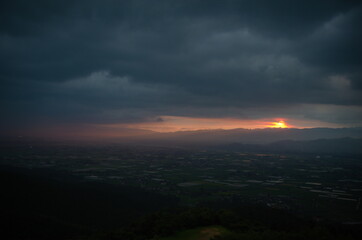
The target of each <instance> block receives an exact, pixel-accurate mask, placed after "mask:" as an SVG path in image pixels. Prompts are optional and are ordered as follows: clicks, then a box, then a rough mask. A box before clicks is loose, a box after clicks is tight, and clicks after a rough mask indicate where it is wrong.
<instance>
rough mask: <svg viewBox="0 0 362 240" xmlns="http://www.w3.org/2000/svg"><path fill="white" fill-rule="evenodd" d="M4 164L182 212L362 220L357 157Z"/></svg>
mask: <svg viewBox="0 0 362 240" xmlns="http://www.w3.org/2000/svg"><path fill="white" fill-rule="evenodd" d="M0 163H1V165H5V166H15V167H22V168H26V169H53V170H56V171H57V172H59V173H61V175H57V176H56V177H58V178H59V176H60V177H61V176H65V177H66V176H72V177H75V178H77V179H78V180H79V181H82V182H84V181H85V182H102V183H109V184H112V185H122V186H132V187H138V188H142V189H145V190H147V191H153V192H157V193H161V194H163V195H169V196H174V197H176V198H178V199H179V202H180V204H181V205H184V206H196V205H198V204H202V203H210V204H220V203H222V204H242V203H250V202H252V203H257V204H260V205H263V206H267V207H270V208H276V209H282V210H286V211H290V212H292V213H295V214H297V215H300V216H307V217H313V218H315V219H318V220H319V221H324V220H325V221H334V222H339V223H345V224H349V223H358V222H361V221H362V217H361V216H362V214H361V206H360V205H361V197H362V175H361V174H360V173H361V170H362V161H361V159H360V157H359V156H342V155H318V154H276V153H256V152H239V151H222V150H218V151H216V150H215V151H210V150H187V149H177V148H160V147H124V146H98V147H95V146H91V147H90V146H79V147H74V146H73V147H70V146H65V145H57V146H31V145H27V146H21V147H20V146H17V147H13V148H7V150H6V151H5V152H4V153H3V154H2V155H1V158H0ZM331 209H333V211H330V210H331Z"/></svg>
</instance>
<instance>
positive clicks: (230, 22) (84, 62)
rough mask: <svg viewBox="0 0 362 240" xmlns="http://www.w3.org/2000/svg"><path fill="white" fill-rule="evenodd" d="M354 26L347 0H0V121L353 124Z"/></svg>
mask: <svg viewBox="0 0 362 240" xmlns="http://www.w3.org/2000/svg"><path fill="white" fill-rule="evenodd" d="M361 26H362V4H361V1H353V0H349V1H345V0H343V1H335V0H314V1H308V0H304V1H291V0H285V1H282V0H274V1H269V0H260V1H257V0H250V1H249V0H239V1H235V0H223V1H219V0H203V1H202V0H192V1H191V0H184V1H177V0H174V1H170V0H164V1H161V0H160V1H158V0H154V1H148V0H133V1H127V0H124V1H117V0H102V1H95V0H73V1H67V0H63V1H48V0H38V1H27V0H12V1H1V3H0V52H1V54H0V63H1V64H0V83H1V85H0V86H1V87H0V104H1V118H0V132H1V133H0V134H2V135H29V136H31V135H34V136H35V135H52V134H60V133H64V132H70V131H71V132H72V133H73V134H74V135H77V134H83V133H84V132H90V131H94V132H96V133H97V134H96V135H99V136H101V135H107V134H109V132H113V133H112V134H113V135H117V134H119V135H122V133H124V132H127V131H130V129H144V130H151V131H159V132H168V131H170V132H172V131H182V130H198V129H214V128H217V129H232V128H264V127H295V128H305V127H358V126H362V94H361V93H362V44H361V42H362V31H361ZM113 135H112V136H113Z"/></svg>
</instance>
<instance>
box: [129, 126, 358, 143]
mask: <svg viewBox="0 0 362 240" xmlns="http://www.w3.org/2000/svg"><path fill="white" fill-rule="evenodd" d="M335 138H362V128H309V129H296V128H284V129H282V128H266V129H232V130H200V131H181V132H172V133H153V134H148V135H142V136H135V137H132V138H127V141H132V142H138V143H144V144H159V145H180V146H190V145H215V144H228V143H243V144H268V143H273V142H277V141H284V140H294V141H310V140H316V139H335ZM124 140H125V139H123V141H124Z"/></svg>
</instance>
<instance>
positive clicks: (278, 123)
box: [268, 120, 290, 128]
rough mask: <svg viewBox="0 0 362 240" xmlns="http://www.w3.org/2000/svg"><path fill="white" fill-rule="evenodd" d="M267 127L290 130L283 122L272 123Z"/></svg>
mask: <svg viewBox="0 0 362 240" xmlns="http://www.w3.org/2000/svg"><path fill="white" fill-rule="evenodd" d="M268 127H271V128H290V126H288V125H287V124H286V123H285V121H284V120H279V121H277V122H272V123H271V125H269V126H268Z"/></svg>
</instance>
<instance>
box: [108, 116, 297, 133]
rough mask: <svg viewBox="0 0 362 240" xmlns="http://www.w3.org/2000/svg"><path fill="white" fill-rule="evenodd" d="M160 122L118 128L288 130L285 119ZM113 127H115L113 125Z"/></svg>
mask: <svg viewBox="0 0 362 240" xmlns="http://www.w3.org/2000/svg"><path fill="white" fill-rule="evenodd" d="M160 119H162V121H154V122H142V123H130V124H121V125H118V126H119V127H126V128H136V129H144V130H151V131H155V132H176V131H195V130H211V129H224V130H228V129H235V128H246V129H255V128H290V127H293V126H292V125H289V124H287V123H286V120H285V119H258V120H248V119H235V118H194V117H179V116H160ZM113 127H115V126H114V125H113Z"/></svg>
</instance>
